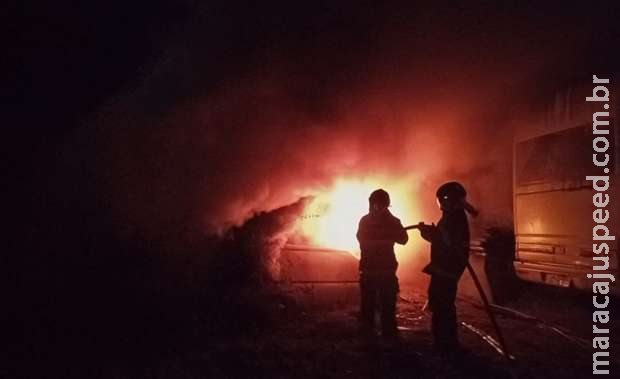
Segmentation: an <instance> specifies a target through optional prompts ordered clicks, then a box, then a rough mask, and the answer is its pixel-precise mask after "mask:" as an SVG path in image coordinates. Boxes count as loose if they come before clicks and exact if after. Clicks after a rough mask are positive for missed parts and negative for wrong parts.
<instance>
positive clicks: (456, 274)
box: [418, 182, 477, 356]
mask: <svg viewBox="0 0 620 379" xmlns="http://www.w3.org/2000/svg"><path fill="white" fill-rule="evenodd" d="M436 195H437V203H438V205H439V207H440V208H441V211H442V216H441V219H440V220H439V222H438V223H437V225H436V226H435V224H433V225H425V224H420V225H419V226H418V229H419V230H420V234H421V235H422V238H424V239H425V240H427V241H429V242H430V243H431V262H430V264H429V265H427V266H426V267H425V268H424V269H423V272H424V273H426V274H429V275H430V276H431V280H430V285H429V288H428V305H429V308H430V311H431V312H432V331H433V337H434V344H435V348H436V349H437V350H438V351H439V352H440V353H442V354H445V355H449V356H450V355H454V354H458V353H461V352H462V350H461V347H460V345H459V341H458V336H457V320H456V307H455V304H454V303H455V300H456V291H457V284H458V281H459V279H460V278H461V275H462V274H463V272H464V271H465V268H466V267H467V262H468V260H469V225H468V220H467V215H466V212H467V213H470V214H471V215H473V216H475V215H476V214H477V211H476V210H475V208H474V207H472V206H471V205H470V204H469V203H468V202H467V200H466V196H467V192H466V191H465V188H464V187H463V186H462V185H461V184H460V183H457V182H449V183H445V184H444V185H442V186H441V187H439V189H438V190H437V194H436Z"/></svg>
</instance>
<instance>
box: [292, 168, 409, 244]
mask: <svg viewBox="0 0 620 379" xmlns="http://www.w3.org/2000/svg"><path fill="white" fill-rule="evenodd" d="M378 188H383V189H385V190H386V191H388V193H389V194H390V198H391V203H392V205H391V207H390V212H392V214H394V216H396V217H398V218H400V219H401V221H402V222H403V225H408V224H411V223H414V222H418V220H420V214H419V211H418V207H417V204H416V201H415V192H416V191H415V190H416V183H415V182H414V181H412V180H410V179H409V180H403V179H388V178H380V177H372V178H363V179H340V180H337V181H336V182H335V183H334V185H333V186H332V187H331V188H327V189H324V190H321V191H319V192H318V193H316V194H315V196H314V199H313V200H312V201H311V202H310V203H309V204H308V205H307V206H306V208H305V211H304V215H303V216H302V218H301V220H300V221H299V223H298V225H297V233H298V234H299V235H301V236H304V237H306V238H307V239H309V240H310V242H311V243H312V244H315V245H318V246H322V247H328V248H334V249H340V250H346V251H349V252H351V253H352V254H353V255H356V256H358V255H359V244H358V242H357V239H356V237H355V234H356V232H357V226H358V222H359V220H360V218H361V217H362V216H364V215H365V214H366V213H368V196H369V195H370V193H371V192H372V191H374V190H376V189H378ZM418 242H419V241H416V239H415V238H411V239H410V242H409V243H408V245H407V246H400V245H397V249H396V253H397V255H401V256H402V255H403V254H407V253H408V252H410V251H412V250H413V248H412V246H413V247H415V246H417V244H418Z"/></svg>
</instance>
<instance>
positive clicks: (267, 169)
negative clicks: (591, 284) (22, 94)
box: [68, 9, 566, 244]
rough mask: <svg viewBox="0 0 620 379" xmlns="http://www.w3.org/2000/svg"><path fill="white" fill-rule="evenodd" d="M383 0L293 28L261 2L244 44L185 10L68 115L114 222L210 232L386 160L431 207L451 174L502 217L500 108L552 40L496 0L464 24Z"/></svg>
mask: <svg viewBox="0 0 620 379" xmlns="http://www.w3.org/2000/svg"><path fill="white" fill-rule="evenodd" d="M381 11H382V12H385V14H383V15H382V16H384V17H382V18H377V17H375V14H374V13H373V12H370V11H369V12H368V14H366V13H363V12H362V14H361V15H359V16H360V17H358V21H357V23H356V24H355V25H351V26H347V27H344V26H342V25H341V24H340V22H342V21H343V20H346V19H347V17H348V16H347V15H346V13H338V12H335V13H334V14H335V15H334V14H331V13H326V14H321V17H324V19H323V18H321V17H319V19H313V18H311V17H310V18H308V19H306V18H304V19H303V20H304V22H305V23H304V24H303V25H302V26H300V27H299V30H297V33H298V34H295V37H296V38H295V39H294V40H291V39H289V38H288V37H287V36H285V35H282V34H281V33H276V32H274V30H275V31H277V30H278V28H277V24H278V23H279V22H282V21H283V20H281V19H280V18H278V16H270V17H266V16H260V15H259V16H257V20H254V21H251V22H250V21H248V20H245V21H248V22H249V23H250V26H248V29H249V30H251V31H254V32H256V31H257V30H259V29H260V28H265V29H267V30H268V31H269V32H264V33H263V34H260V33H259V35H258V36H252V37H250V36H248V35H246V34H244V33H242V32H239V33H241V34H240V35H241V37H243V38H241V37H239V36H237V37H239V38H241V39H242V40H243V41H245V44H241V47H244V46H245V47H248V44H249V45H251V47H249V48H248V51H242V52H240V51H237V50H234V49H235V48H236V49H239V46H238V45H235V46H229V45H227V43H236V42H239V41H238V40H236V39H234V38H232V37H230V36H227V35H226V34H225V33H231V32H230V30H229V28H223V30H221V31H218V30H214V26H213V25H212V24H210V23H209V22H207V21H209V20H211V21H212V20H213V17H216V16H214V15H213V14H211V13H209V11H208V10H206V11H204V12H202V13H198V15H197V16H196V18H195V20H193V21H192V22H191V23H190V24H189V26H188V27H187V28H185V29H183V31H182V32H180V33H179V35H177V36H176V37H174V38H172V41H171V42H170V44H169V45H168V46H166V47H165V48H164V49H163V50H162V53H161V56H160V57H158V58H157V59H156V60H155V61H154V63H153V64H152V65H151V66H150V67H149V68H147V69H145V70H144V74H143V78H142V80H141V82H140V83H139V84H138V85H137V86H136V87H135V88H134V89H132V90H131V91H126V92H125V93H123V94H120V95H118V96H117V97H116V98H114V99H112V100H111V101H110V102H109V103H108V104H107V105H106V106H105V107H103V108H102V109H101V110H100V111H99V112H98V114H97V116H96V118H95V120H93V121H92V122H90V123H89V124H90V125H89V127H87V128H83V129H82V130H80V131H79V135H78V136H77V137H76V139H75V141H77V142H76V144H75V145H74V144H71V143H70V144H68V146H69V147H68V149H69V150H75V151H72V152H71V153H69V154H68V157H69V158H68V159H71V160H79V161H87V162H89V164H90V163H92V168H93V173H90V174H89V175H90V176H91V177H92V178H93V179H92V180H93V181H94V183H96V189H95V192H96V194H97V199H98V200H99V201H100V202H101V203H102V205H103V206H104V209H105V211H106V212H107V216H108V217H110V218H111V219H113V220H114V224H115V225H116V227H117V229H118V230H117V232H118V233H120V234H121V235H126V236H129V237H132V238H134V237H135V238H140V239H147V240H152V239H155V240H160V241H163V242H165V243H171V244H175V243H178V242H179V241H187V240H192V239H194V238H200V237H199V236H200V235H202V234H209V233H220V234H222V233H224V232H225V231H226V230H229V229H230V228H231V227H234V226H239V225H241V224H243V223H244V222H245V221H246V220H248V219H249V218H251V217H252V216H253V215H254V214H256V213H258V212H264V211H269V210H272V209H275V208H278V207H281V206H284V205H286V204H291V203H294V202H296V201H298V200H299V199H300V198H302V197H304V196H311V195H312V194H313V191H315V190H316V189H318V188H323V187H326V186H329V185H330V183H332V182H333V181H334V180H335V179H337V178H339V177H348V176H357V177H360V176H361V177H363V176H372V175H377V174H384V173H389V174H390V175H396V176H411V177H413V178H415V180H417V181H418V182H419V189H420V192H419V193H417V194H412V196H420V197H422V199H421V201H420V203H421V204H423V214H426V215H429V217H433V216H434V215H435V213H433V212H434V211H435V210H434V207H435V205H434V203H433V199H432V194H433V193H434V188H435V187H436V186H437V185H438V184H440V183H441V182H443V181H446V180H452V179H457V180H461V181H463V182H464V183H465V184H466V186H467V187H468V188H469V189H470V194H471V197H472V201H473V202H474V203H476V205H478V206H479V207H480V208H482V210H483V212H484V213H483V214H485V215H490V217H491V218H502V217H503V218H507V219H509V218H510V210H511V169H510V162H511V155H510V151H511V143H512V141H511V138H512V131H511V128H510V127H508V124H507V121H506V119H507V113H509V112H510V110H511V106H512V105H513V104H515V103H517V102H519V101H521V99H522V98H523V97H524V96H525V95H526V94H527V91H526V88H525V87H526V86H524V83H527V82H528V81H530V80H533V79H534V78H536V77H537V75H540V73H541V71H542V70H543V69H544V68H545V64H548V62H549V60H554V59H556V58H557V57H556V56H549V54H548V51H547V50H545V49H544V46H545V45H549V44H550V43H551V42H556V45H555V47H556V49H555V51H556V52H557V55H558V56H561V54H562V53H564V54H566V52H565V49H564V47H563V45H562V43H557V41H554V38H555V37H557V35H555V34H553V33H551V35H545V36H544V37H541V39H539V42H540V43H541V46H543V47H541V48H539V49H534V48H532V47H531V45H530V43H531V42H532V40H533V38H534V34H527V33H529V32H528V30H527V29H525V32H524V33H525V35H524V36H520V37H519V36H516V37H515V36H511V34H510V28H507V27H504V26H502V25H501V19H502V16H501V14H500V15H498V16H497V17H499V19H497V20H491V21H488V20H487V21H486V22H487V23H488V25H482V26H480V25H478V27H475V28H472V29H468V30H467V32H465V33H464V32H463V29H462V28H461V27H462V26H463V25H464V24H466V23H467V22H468V21H472V20H458V22H454V23H453V21H456V20H454V19H453V18H454V17H455V16H454V14H451V13H450V11H449V10H443V11H446V12H444V13H441V15H442V17H443V20H444V22H438V23H436V22H434V21H433V22H430V21H429V20H431V19H433V17H431V16H432V15H428V14H426V15H422V14H420V13H419V12H417V11H416V12H412V13H411V15H410V16H411V20H408V19H405V20H403V18H399V17H396V16H397V15H396V14H395V13H393V12H394V11H392V10H389V9H388V10H385V9H383V10H381ZM435 12H440V11H439V10H437V11H435ZM388 16H389V17H388ZM261 17H263V18H261ZM282 17H284V16H282ZM296 17H301V16H296ZM391 17H392V18H391ZM394 17H396V18H394ZM205 20H206V21H205ZM478 21H480V20H478ZM288 22H289V23H292V22H294V21H288ZM216 24H217V25H220V24H219V23H216ZM221 24H224V22H221ZM483 26H486V27H489V28H495V29H494V30H496V35H495V36H488V35H487V34H486V32H485V31H484V30H483ZM216 32H221V33H224V35H223V36H222V37H221V39H219V40H218V38H219V37H217V36H214V33H216ZM247 33H250V32H247ZM485 36H486V37H485ZM481 37H484V38H481ZM509 37H510V38H511V39H510V41H511V46H510V47H508V48H507V47H505V46H504V43H505V42H506V41H507V38H509ZM237 39H238V38H237ZM246 39H250V40H251V41H253V42H252V43H250V42H248V41H247V40H246ZM214 41H217V42H214ZM457 41H458V43H457ZM473 41H477V42H476V43H473ZM500 47H502V49H501V50H500V49H499V48H500ZM227 49H233V51H232V52H230V51H228V50H227ZM525 53H527V54H525ZM543 54H547V55H546V57H547V58H546V59H545V60H542V58H541V57H542V56H543ZM219 60H221V61H219ZM214 61H215V62H214ZM515 67H518V70H515ZM86 141H90V143H86ZM76 145H78V146H80V148H79V149H78V148H76V147H75V146H76ZM427 203H428V205H427Z"/></svg>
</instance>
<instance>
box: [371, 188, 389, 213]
mask: <svg viewBox="0 0 620 379" xmlns="http://www.w3.org/2000/svg"><path fill="white" fill-rule="evenodd" d="M368 202H369V203H370V205H375V206H378V207H386V208H387V207H389V206H390V195H389V194H388V193H387V192H386V191H385V190H384V189H378V190H376V191H373V192H372V193H371V194H370V197H369V198H368Z"/></svg>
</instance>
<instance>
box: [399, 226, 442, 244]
mask: <svg viewBox="0 0 620 379" xmlns="http://www.w3.org/2000/svg"><path fill="white" fill-rule="evenodd" d="M406 229H418V230H419V231H420V235H421V236H422V238H424V239H425V240H427V241H428V242H433V239H434V238H437V237H438V236H439V230H438V229H437V226H435V224H431V225H428V224H425V223H423V222H420V223H419V224H416V225H412V226H408V227H407V228H406Z"/></svg>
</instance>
